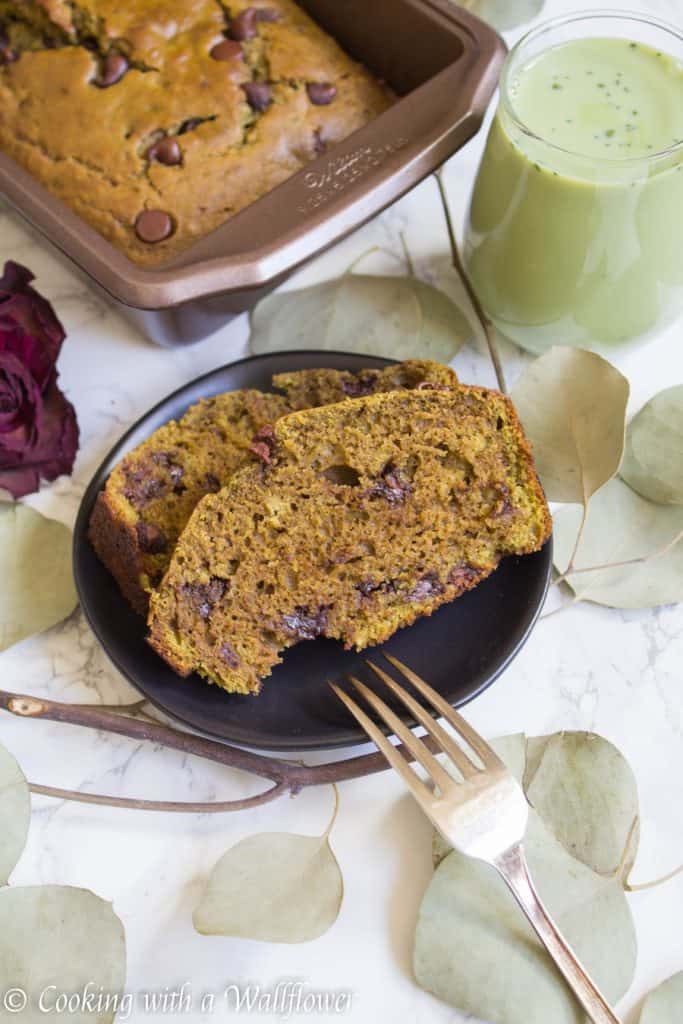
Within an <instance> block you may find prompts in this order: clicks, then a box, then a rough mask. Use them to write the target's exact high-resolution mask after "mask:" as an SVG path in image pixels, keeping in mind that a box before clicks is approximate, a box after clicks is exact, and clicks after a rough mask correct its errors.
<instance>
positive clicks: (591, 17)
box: [500, 8, 683, 168]
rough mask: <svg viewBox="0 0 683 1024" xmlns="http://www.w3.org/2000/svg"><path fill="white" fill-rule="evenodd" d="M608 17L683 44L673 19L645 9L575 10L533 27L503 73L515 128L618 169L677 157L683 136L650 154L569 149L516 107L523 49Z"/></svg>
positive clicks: (504, 101) (503, 92)
mask: <svg viewBox="0 0 683 1024" xmlns="http://www.w3.org/2000/svg"><path fill="white" fill-rule="evenodd" d="M605 18H610V19H612V20H613V21H636V22H640V23H641V24H644V25H649V26H651V27H653V28H657V29H662V30H663V31H664V32H667V33H668V34H669V35H671V36H673V37H674V38H676V39H678V40H679V42H680V43H681V44H682V45H683V31H680V30H679V29H678V28H677V27H676V26H675V25H672V24H671V23H670V22H668V21H665V20H663V19H662V18H657V17H651V16H650V15H649V14H644V13H643V12H642V11H628V10H619V9H614V8H607V9H602V10H600V9H599V10H595V9H587V10H583V11H575V12H574V13H572V14H560V15H558V16H557V17H555V18H549V19H548V20H547V21H544V22H542V23H541V24H540V25H535V26H534V27H533V28H531V29H529V31H528V32H525V33H524V35H523V36H522V37H521V39H518V40H517V42H516V43H515V44H514V46H513V47H512V48H511V49H510V51H509V53H508V55H507V57H506V58H505V63H504V65H503V70H502V72H501V76H500V102H501V106H502V107H503V109H504V110H505V113H506V115H507V116H508V117H509V118H510V120H511V121H512V122H513V124H514V125H515V127H516V128H517V129H519V131H521V132H522V133H523V134H524V135H525V136H526V137H527V138H530V139H534V140H535V141H536V142H540V143H541V144H542V145H544V146H547V147H548V148H549V149H551V150H554V151H555V152H556V153H562V154H563V155H565V156H570V157H574V158H577V157H578V158H579V159H583V160H590V161H591V162H593V163H596V164H603V165H609V166H611V167H615V168H616V167H627V166H628V167H635V166H638V165H647V164H652V163H654V162H657V161H660V160H663V159H665V158H667V157H671V156H674V155H675V154H676V153H678V152H683V139H680V140H679V141H678V142H674V143H673V144H672V145H671V146H667V147H666V148H665V149H659V150H657V152H655V153H648V154H647V155H645V156H599V157H596V156H591V155H589V154H588V153H581V152H580V151H579V150H576V149H567V147H566V146H560V145H558V144H557V143H556V142H552V141H551V140H550V139H548V138H546V137H545V136H544V135H539V134H538V132H535V131H533V129H531V128H530V127H529V126H528V125H527V124H526V123H525V122H524V120H523V119H522V118H521V117H520V116H519V114H518V113H517V111H516V110H515V107H514V104H513V102H512V99H511V96H510V88H509V78H510V72H511V70H512V66H513V64H514V62H515V58H516V57H517V56H518V55H519V52H520V51H521V49H522V48H523V47H524V46H525V45H526V44H527V43H529V42H531V41H533V40H534V39H536V38H538V37H539V36H542V35H544V34H545V33H546V32H549V31H552V30H553V29H556V28H561V27H562V26H564V25H571V24H573V23H574V22H590V21H598V20H600V19H605Z"/></svg>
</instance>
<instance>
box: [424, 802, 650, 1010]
mask: <svg viewBox="0 0 683 1024" xmlns="http://www.w3.org/2000/svg"><path fill="white" fill-rule="evenodd" d="M526 852H527V857H528V860H529V866H530V870H531V873H532V875H533V878H534V882H535V883H536V886H537V888H538V890H539V893H540V895H541V898H542V899H543V900H544V901H545V903H546V904H547V906H548V908H549V910H550V913H551V914H552V915H553V916H554V918H555V920H556V921H557V923H558V925H559V927H560V930H561V931H562V932H563V934H564V935H565V936H566V937H567V939H568V941H569V942H570V944H571V945H572V946H573V948H574V950H575V951H576V953H577V954H578V956H579V957H580V959H581V960H582V962H583V963H584V964H585V965H586V967H587V968H588V970H589V972H590V973H591V975H592V976H593V977H594V978H595V980H596V981H597V983H598V985H599V986H600V987H601V988H602V990H603V991H604V992H605V994H606V996H607V998H608V999H609V1000H610V1001H611V1002H616V1001H617V1000H618V999H619V998H620V997H621V996H622V995H623V994H624V992H625V991H626V990H627V989H628V987H629V985H630V984H631V981H632V979H633V974H634V971H635V962H636V937H635V931H634V927H633V920H632V918H631V913H630V910H629V907H628V904H627V902H626V897H625V895H624V892H623V889H622V888H621V886H620V884H619V882H618V881H616V880H615V879H609V878H603V877H601V876H599V875H596V874H595V873H594V872H593V871H591V870H590V868H588V867H586V866H585V865H583V864H581V863H580V862H579V861H577V860H575V859H574V858H573V857H571V856H570V855H569V854H568V853H567V852H566V850H565V849H564V848H563V847H562V846H561V844H560V843H559V842H558V841H557V840H556V839H555V837H554V836H553V835H551V833H550V832H549V831H548V830H547V829H546V828H545V826H544V825H543V823H542V822H541V820H540V818H538V816H537V815H536V814H535V813H534V812H533V811H532V812H531V815H530V820H529V828H528V831H527V837H526ZM413 966H414V971H415V977H416V979H417V981H418V983H419V984H420V985H421V986H422V987H423V988H425V989H427V990H428V991H429V992H432V993H433V994H434V995H436V996H437V997H438V998H439V999H442V1000H444V1001H445V1002H447V1003H449V1004H450V1005H451V1006H454V1007H456V1008H457V1009H459V1010H460V1011H462V1012H465V1013H469V1014H472V1015H473V1016H474V1017H477V1018H479V1019H481V1020H486V1021H487V1022H489V1024H549V1022H550V1021H552V1024H584V1022H585V1017H584V1015H583V1013H582V1011H581V1009H580V1008H579V1006H578V1004H577V1003H576V1002H575V1000H574V998H573V996H572V995H571V993H570V992H569V989H568V988H567V986H566V985H565V983H564V981H563V980H562V978H561V975H560V974H559V972H558V970H557V968H556V967H555V965H554V964H553V962H552V961H551V959H550V957H549V956H548V955H547V953H546V952H545V950H544V949H543V948H542V946H541V945H540V943H539V941H538V939H537V938H536V936H535V935H534V933H533V931H532V929H531V927H530V926H529V924H528V923H527V921H526V918H525V917H524V916H523V915H522V914H521V912H520V910H519V908H518V907H517V904H516V903H515V901H514V899H513V898H512V896H511V895H510V893H509V891H508V890H507V888H506V886H505V884H504V882H503V881H502V880H501V879H500V878H499V876H498V875H497V873H496V872H495V871H494V869H493V868H491V867H489V866H488V865H486V864H484V863H483V862H482V861H477V860H474V859H471V858H467V857H463V856H461V855H460V854H459V853H457V852H455V851H454V852H452V853H450V854H449V855H448V856H447V857H446V858H445V859H444V860H443V861H442V863H441V864H440V866H439V867H438V868H437V870H436V871H435V873H434V876H433V878H432V880H431V882H430V884H429V887H428V889H427V892H426V894H425V897H424V899H423V902H422V905H421V908H420V913H419V917H418V923H417V929H416V934H415V947H414V956H413Z"/></svg>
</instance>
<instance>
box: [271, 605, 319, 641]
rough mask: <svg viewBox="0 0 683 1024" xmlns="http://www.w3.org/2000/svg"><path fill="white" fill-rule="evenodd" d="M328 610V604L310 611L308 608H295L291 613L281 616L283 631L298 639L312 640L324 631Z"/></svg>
mask: <svg viewBox="0 0 683 1024" xmlns="http://www.w3.org/2000/svg"><path fill="white" fill-rule="evenodd" d="M328 611H329V605H323V606H322V607H321V608H318V610H317V611H311V609H310V608H295V609H294V612H293V614H292V615H283V616H282V624H283V627H284V629H285V632H287V633H290V634H291V635H293V636H296V637H298V639H299V640H314V639H315V638H316V637H317V636H322V635H323V633H324V632H325V629H326V627H327V613H328Z"/></svg>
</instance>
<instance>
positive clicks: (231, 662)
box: [218, 643, 240, 668]
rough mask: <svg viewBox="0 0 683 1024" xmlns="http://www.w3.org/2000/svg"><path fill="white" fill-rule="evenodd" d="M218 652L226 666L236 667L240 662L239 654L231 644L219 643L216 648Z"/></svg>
mask: <svg viewBox="0 0 683 1024" xmlns="http://www.w3.org/2000/svg"><path fill="white" fill-rule="evenodd" d="M218 654H219V656H220V658H221V659H222V660H223V661H224V662H225V664H226V665H227V666H228V668H237V666H238V665H239V663H240V656H239V654H238V653H237V651H236V650H235V648H234V647H233V646H232V644H227V643H226V644H221V646H220V647H219V648H218Z"/></svg>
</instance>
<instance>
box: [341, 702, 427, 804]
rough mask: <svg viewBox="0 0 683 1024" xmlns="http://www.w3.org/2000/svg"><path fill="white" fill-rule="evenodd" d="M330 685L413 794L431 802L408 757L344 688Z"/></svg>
mask: <svg viewBox="0 0 683 1024" xmlns="http://www.w3.org/2000/svg"><path fill="white" fill-rule="evenodd" d="M330 686H331V687H332V689H333V690H334V692H335V693H336V695H337V696H338V697H339V699H340V701H341V702H342V704H345V705H346V707H347V708H348V710H349V711H350V712H351V714H352V715H353V717H354V718H355V719H356V721H357V722H358V724H359V725H360V726H361V727H362V728H363V729H364V730H365V732H366V733H367V734H368V736H369V737H370V739H371V740H372V741H373V743H375V745H376V746H377V747H379V749H380V751H381V752H382V753H383V754H384V756H385V757H386V759H387V761H388V762H389V764H390V765H391V767H392V768H394V769H395V770H396V771H397V772H398V774H399V775H400V776H401V778H402V779H403V781H404V782H405V783H406V785H407V786H408V788H409V789H410V790H411V792H412V793H413V796H415V797H416V798H417V800H418V801H419V802H420V803H422V804H429V803H431V802H432V801H433V799H434V797H433V795H432V794H431V793H430V792H429V790H428V789H427V787H426V786H425V784H424V782H423V781H422V779H420V778H418V776H417V775H416V774H415V772H414V771H413V770H412V768H410V767H409V765H408V762H407V761H406V759H405V758H404V757H402V756H401V754H399V753H398V751H397V750H396V747H395V746H394V745H393V743H390V742H389V740H388V739H387V738H386V736H385V735H384V733H383V732H382V731H381V730H380V729H378V728H377V726H376V725H375V723H374V722H373V721H372V720H371V719H370V718H368V716H367V715H366V714H365V712H364V711H363V710H362V709H361V708H360V707H359V706H358V705H357V704H356V702H355V700H354V699H353V698H352V697H349V695H348V694H346V693H344V691H343V690H340V689H339V687H338V686H335V684H334V683H330Z"/></svg>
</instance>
